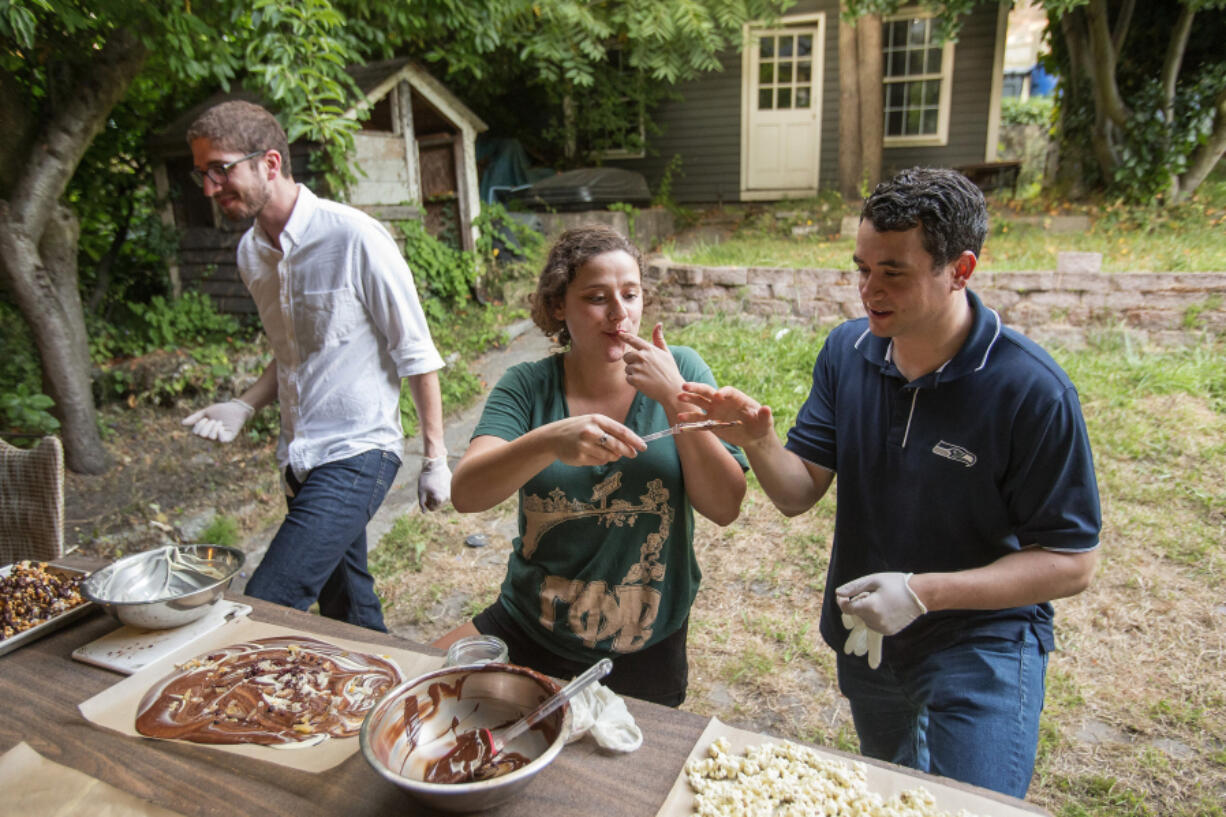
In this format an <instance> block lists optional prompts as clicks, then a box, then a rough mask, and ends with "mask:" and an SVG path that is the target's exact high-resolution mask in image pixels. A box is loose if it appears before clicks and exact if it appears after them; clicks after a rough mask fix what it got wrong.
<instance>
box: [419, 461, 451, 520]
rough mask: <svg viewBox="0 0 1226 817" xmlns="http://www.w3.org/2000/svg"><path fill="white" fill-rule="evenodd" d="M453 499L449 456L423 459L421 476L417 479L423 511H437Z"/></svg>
mask: <svg viewBox="0 0 1226 817" xmlns="http://www.w3.org/2000/svg"><path fill="white" fill-rule="evenodd" d="M449 499H451V469H450V468H448V467H447V455H446V454H444V455H443V456H441V457H433V458H431V457H422V460H421V475H420V476H419V477H418V478H417V502H418V504H419V505H421V509H422V510H423V511H437V510H438V509H439V508H441V507H443V506H444V505H446V504H447V501H448V500H449Z"/></svg>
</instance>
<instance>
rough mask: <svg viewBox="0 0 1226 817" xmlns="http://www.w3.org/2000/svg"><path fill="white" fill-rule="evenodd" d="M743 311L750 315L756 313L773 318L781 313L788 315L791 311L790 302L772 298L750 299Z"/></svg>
mask: <svg viewBox="0 0 1226 817" xmlns="http://www.w3.org/2000/svg"><path fill="white" fill-rule="evenodd" d="M745 311H746V312H747V313H749V314H751V315H758V316H760V317H765V318H774V317H779V316H781V315H788V314H790V313H791V311H792V307H791V305H790V304H788V303H786V302H784V301H777V300H775V299H773V298H770V299H767V300H756V299H755V300H751V301H749V303H748V304H746V308H745Z"/></svg>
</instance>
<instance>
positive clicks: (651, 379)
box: [622, 323, 685, 406]
mask: <svg viewBox="0 0 1226 817" xmlns="http://www.w3.org/2000/svg"><path fill="white" fill-rule="evenodd" d="M622 340H623V341H624V342H625V344H626V352H625V354H624V355H622V361H623V362H624V363H625V364H626V382H627V383H629V384H630V385H631V386H634V388H635V389H637V390H638V391H641V392H642V393H643V394H645V395H647V396H648V397H650V398H651V399H652V400H655V401H656V402H657V403H659V404H660V405H662V406H669V405H672V404H675V402H676V400H677V393H678V392H680V391H681V385H682V384H683V383H684V382H685V378H683V377H682V376H681V371H680V370H679V369H678V368H677V361H676V360H675V359H673V353H672V352H670V351H669V349H668V344H667V343H665V342H664V327H663V326H662V325H661V324H658V323H657V324H656V326H655V328H654V329H653V330H651V342H648V341H645V340H643V339H642V338H640V337H637V336H635V335H632V334H630V333H629V332H627V333H626V334H625V335H623V336H622Z"/></svg>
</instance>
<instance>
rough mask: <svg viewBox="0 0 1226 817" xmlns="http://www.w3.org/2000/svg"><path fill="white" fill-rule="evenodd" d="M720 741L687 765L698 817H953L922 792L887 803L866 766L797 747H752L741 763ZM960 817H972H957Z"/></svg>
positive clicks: (914, 791)
mask: <svg viewBox="0 0 1226 817" xmlns="http://www.w3.org/2000/svg"><path fill="white" fill-rule="evenodd" d="M729 749H730V747H729V745H728V741H727V739H725V738H722V737H721V738H716V739H715V740H714V741H712V742H711V746H710V748H708V750H707V757H705V758H696V759H694V760H691V761H690V762H688V763H687V764H686V765H685V774H686V779H687V780H688V781H689V784H690V788H691V789H693V790H694V794H695V798H694V800H695V811H694V813H695V814H697V815H699V817H733V815H735V816H736V817H742V815H744V817H789V816H790V815H796V817H815V816H816V815H822V816H823V817H844V816H846V817H955V815H952V814H951V813H950V812H947V811H942V810H941V809H938V808H937V807H936V801H935V799H934V798H933V796H932V794H931V793H930V792H929V791H927V790H926V789H923V788H917V789H911V790H908V791H904V792H900V793H899V794H896V795H894V796H893V797H891V798H889V799H888V800H887V799H885V798H883V797H882V796H881V795H879V794H874V793H872V792H870V791H869V790H868V785H867V782H866V777H865V767H864V764H863V763H845V762H843V761H840V760H834V759H831V758H827V757H823V756H822V755H820V754H819V753H818V752H816V751H815V750H813V749H811V748H809V747H807V746H801V745H799V744H795V743H788V742H779V743H764V744H761V745H758V746H750V747H749V748H747V749H746V750H745V754H744V756H743V757H737V756H736V755H734V754H732V753H731V752H730V751H729ZM956 817H972V815H969V814H968V813H967V812H965V811H959V812H958V814H957V815H956Z"/></svg>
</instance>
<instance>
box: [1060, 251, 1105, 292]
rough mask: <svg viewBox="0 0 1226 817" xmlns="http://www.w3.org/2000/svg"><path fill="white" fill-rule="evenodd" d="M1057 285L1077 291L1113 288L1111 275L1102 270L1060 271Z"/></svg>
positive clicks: (1097, 290)
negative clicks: (1091, 271)
mask: <svg viewBox="0 0 1226 817" xmlns="http://www.w3.org/2000/svg"><path fill="white" fill-rule="evenodd" d="M1087 254H1088V255H1097V253H1087ZM1061 255H1064V253H1061ZM1056 287H1057V288H1059V289H1063V290H1071V291H1075V292H1107V291H1108V290H1110V289H1111V276H1110V275H1108V274H1106V273H1102V272H1098V273H1090V272H1060V273H1057V274H1056Z"/></svg>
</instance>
